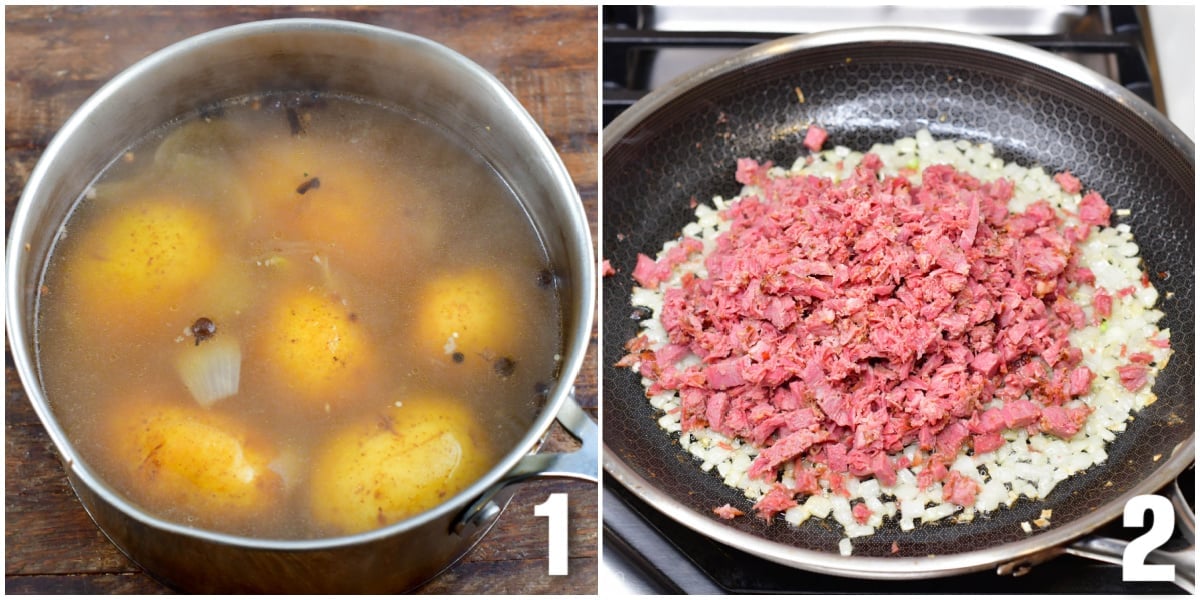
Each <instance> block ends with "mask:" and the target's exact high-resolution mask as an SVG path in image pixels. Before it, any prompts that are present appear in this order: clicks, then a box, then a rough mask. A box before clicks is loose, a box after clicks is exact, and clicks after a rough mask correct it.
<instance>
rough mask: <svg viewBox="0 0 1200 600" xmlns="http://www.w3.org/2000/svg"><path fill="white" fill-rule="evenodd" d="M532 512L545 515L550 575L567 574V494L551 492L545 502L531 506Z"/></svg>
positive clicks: (535, 514)
mask: <svg viewBox="0 0 1200 600" xmlns="http://www.w3.org/2000/svg"><path fill="white" fill-rule="evenodd" d="M533 514H534V516H537V517H546V521H547V525H548V526H549V530H550V533H549V535H548V536H547V540H546V543H547V544H548V545H549V556H550V567H549V571H548V572H549V574H550V575H566V574H567V495H566V494H564V493H560V492H559V493H553V494H550V497H549V498H547V499H546V501H545V502H543V503H541V504H539V505H537V506H535V507H533Z"/></svg>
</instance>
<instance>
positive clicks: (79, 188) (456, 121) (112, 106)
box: [6, 19, 598, 593]
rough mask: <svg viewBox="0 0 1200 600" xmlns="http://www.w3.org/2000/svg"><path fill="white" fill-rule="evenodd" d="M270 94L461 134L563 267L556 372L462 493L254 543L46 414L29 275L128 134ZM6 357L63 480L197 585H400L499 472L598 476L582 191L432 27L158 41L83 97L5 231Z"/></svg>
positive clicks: (165, 576) (467, 539)
mask: <svg viewBox="0 0 1200 600" xmlns="http://www.w3.org/2000/svg"><path fill="white" fill-rule="evenodd" d="M271 90H330V91H339V92H345V93H350V94H355V95H359V96H364V97H370V98H377V99H381V100H385V101H388V102H392V103H395V104H398V105H400V106H404V107H405V108H407V109H409V110H413V111H416V112H419V113H423V114H424V115H425V116H427V117H429V118H431V119H433V120H434V121H436V122H438V123H439V124H440V125H442V126H444V127H446V128H449V129H450V130H452V131H454V132H455V133H457V134H458V135H460V136H462V137H463V138H464V139H465V140H467V141H468V143H470V144H471V145H472V146H473V148H474V149H475V150H477V151H478V152H480V153H481V154H482V155H483V156H484V157H485V158H486V159H487V160H488V161H489V162H491V164H492V165H493V166H494V167H495V168H496V169H497V171H498V172H499V173H500V175H501V176H502V177H503V178H504V179H505V180H506V181H507V182H508V184H509V185H510V186H512V188H513V190H514V191H515V192H516V193H517V196H518V197H519V198H520V199H521V201H522V203H523V204H524V206H525V209H526V210H527V211H528V213H529V215H530V217H531V218H532V220H533V222H534V225H535V227H536V229H537V230H538V232H539V234H540V236H541V237H542V239H543V241H544V243H545V244H546V247H547V250H548V253H549V256H550V260H551V262H552V265H553V269H554V271H555V272H556V274H557V275H558V276H560V278H561V281H562V285H561V286H560V294H561V299H562V305H563V312H564V315H563V331H564V340H563V354H562V363H561V372H560V378H559V380H558V381H557V382H556V384H555V385H554V386H553V388H552V389H551V391H550V394H549V396H548V400H547V401H546V405H545V407H544V409H543V410H542V412H541V413H540V414H539V415H538V416H537V418H536V420H535V421H534V423H533V425H532V426H531V427H530V429H529V430H528V431H527V432H526V433H525V435H524V437H522V439H521V440H520V442H519V443H518V444H517V445H516V446H515V447H513V448H512V450H511V451H510V452H509V453H508V454H507V455H506V456H505V457H504V458H503V459H502V460H501V461H500V463H499V464H498V465H497V466H496V467H495V468H493V469H492V470H491V471H489V472H488V473H487V475H485V476H484V477H483V478H482V479H480V480H479V481H477V482H475V483H474V484H473V485H471V486H470V487H469V488H467V489H466V490H464V491H462V492H461V493H459V494H457V495H455V496H454V497H452V498H450V499H448V500H447V501H446V502H444V503H443V504H441V505H439V506H438V507H436V508H435V509H433V510H430V511H428V512H425V513H423V514H420V515H417V516H414V517H412V518H410V519H407V520H404V521H401V522H399V523H395V524H393V525H390V526H388V527H384V528H381V529H378V530H374V531H370V532H366V533H362V534H358V535H353V536H344V537H338V538H329V539H317V540H304V541H295V540H263V539H252V538H245V537H239V536H233V535H227V534H221V533H214V532H211V531H205V530H200V529H196V528H193V527H188V526H184V525H180V524H177V523H172V522H168V521H164V520H162V519H159V518H157V517H155V516H153V515H151V514H148V513H146V512H144V511H143V510H141V509H140V508H138V507H137V506H135V505H134V504H132V503H130V502H129V501H127V500H126V499H125V498H123V497H122V496H121V495H119V494H118V493H117V492H115V491H114V489H113V488H111V487H110V486H109V485H108V484H107V483H105V482H104V481H102V480H101V479H100V478H99V477H97V475H96V473H95V472H94V471H93V470H92V469H91V468H90V467H89V466H88V464H87V457H86V456H80V455H79V454H78V453H77V452H76V449H75V447H74V445H73V444H72V443H71V441H70V440H69V439H67V437H66V436H65V435H64V432H63V430H62V428H61V427H60V425H59V424H58V422H57V419H56V417H55V413H54V410H53V401H54V399H52V398H47V397H46V395H45V392H44V390H43V388H42V383H41V379H40V375H39V369H38V365H37V361H36V356H37V350H36V332H37V318H36V315H37V301H38V296H37V294H38V288H39V284H40V281H41V277H42V273H43V271H44V269H45V264H46V260H47V256H48V254H49V252H50V250H51V248H52V245H53V243H54V241H55V239H56V238H57V237H58V235H59V231H60V227H61V226H62V224H63V223H64V222H65V220H66V219H67V217H68V215H69V214H70V212H71V210H72V208H73V206H74V205H75V203H76V201H77V199H78V198H79V197H80V195H81V193H82V192H83V190H84V189H85V188H86V186H87V185H88V184H89V183H90V182H91V181H92V179H93V178H94V177H95V176H96V174H97V173H99V172H100V171H101V170H102V169H103V168H104V167H105V166H106V165H107V164H108V163H109V162H110V161H111V160H112V159H113V158H114V156H116V154H117V153H118V152H119V151H120V150H122V149H123V148H126V147H128V146H129V145H130V144H132V143H133V142H134V141H136V140H138V139H139V138H141V137H142V136H144V135H145V134H146V133H147V132H149V131H150V130H151V129H153V128H155V127H157V126H159V125H161V124H163V123H165V122H166V121H168V120H170V119H172V118H174V117H176V116H179V115H182V114H184V113H187V112H190V111H193V110H195V109H196V108H197V107H200V106H203V105H205V104H210V103H212V102H215V101H219V100H222V99H226V98H230V97H235V96H240V95H245V94H248V93H254V92H262V91H271ZM8 257H9V258H8V261H9V262H8V270H7V288H6V292H7V294H6V299H7V310H6V318H7V324H8V328H9V331H8V332H9V335H10V345H11V349H12V355H13V358H14V360H15V362H16V367H17V371H18V373H19V374H20V377H21V380H22V382H23V383H24V385H25V389H26V392H27V394H28V396H29V398H30V400H31V402H32V403H33V406H34V409H35V410H36V412H37V414H38V416H39V418H40V419H41V421H42V423H43V424H44V425H45V427H46V430H47V432H48V433H49V435H50V437H51V439H52V440H53V441H54V444H55V445H56V447H57V449H58V451H59V453H60V455H61V458H62V460H63V463H64V465H65V467H66V471H67V474H68V478H69V479H70V482H71V485H72V486H73V488H74V489H75V491H76V493H77V494H78V496H79V498H80V500H81V501H82V503H83V505H84V507H85V508H86V509H87V511H88V513H89V514H90V515H91V517H92V518H93V519H94V520H95V522H96V524H97V525H98V526H99V527H100V529H101V530H102V531H103V532H104V533H105V534H106V535H107V536H108V537H109V539H111V540H112V541H113V543H114V544H115V545H116V546H117V547H119V548H120V549H121V550H122V551H124V552H125V553H126V554H127V555H128V556H129V557H130V558H131V559H132V560H134V561H135V562H137V563H139V564H140V565H141V566H142V567H143V568H144V569H145V570H146V571H147V572H148V573H150V574H152V575H154V576H155V577H157V578H159V579H161V580H162V581H164V582H165V583H167V584H169V585H172V586H174V587H177V588H180V589H183V590H188V591H207V592H216V591H221V592H231V591H240V592H289V591H295V592H309V593H320V592H367V591H373V592H384V591H386V592H397V591H403V590H407V589H411V588H412V587H415V586H416V585H419V584H420V583H422V582H424V581H426V580H428V579H429V578H431V577H433V576H434V575H435V574H437V573H438V572H439V571H440V570H442V569H443V568H445V567H447V566H449V565H450V564H452V563H453V562H454V561H455V560H456V559H457V558H458V557H461V556H462V555H463V554H465V553H466V552H467V551H468V550H469V549H470V548H471V547H472V546H473V545H474V544H475V542H477V541H478V540H479V539H480V538H481V537H482V535H483V534H484V533H485V532H486V531H487V530H488V529H489V528H490V527H491V526H492V525H493V524H494V523H495V522H496V519H497V518H498V516H499V513H500V512H501V507H502V506H503V505H504V503H505V502H506V501H507V499H508V497H509V496H511V492H510V491H507V489H506V488H507V486H508V485H509V484H510V483H515V482H517V481H520V480H522V479H525V478H528V477H538V476H543V477H560V476H565V477H577V478H583V479H587V480H591V481H595V480H596V475H597V447H598V442H597V430H596V426H595V424H594V423H593V422H592V421H591V420H589V418H588V417H587V415H586V414H585V413H584V412H583V411H582V410H580V408H579V407H578V405H577V404H576V403H575V401H574V399H573V397H572V385H573V381H574V379H575V377H576V375H577V374H578V373H579V370H580V368H581V367H582V365H583V363H584V354H585V352H586V350H587V347H588V344H589V341H590V334H591V329H592V318H593V308H592V307H593V306H594V297H595V289H594V286H595V276H594V270H595V260H594V259H593V253H592V243H591V237H590V233H589V227H588V222H587V219H586V217H585V215H584V212H583V207H582V203H581V201H580V199H579V196H578V194H577V192H576V190H575V188H574V186H573V184H572V182H571V179H570V177H569V175H568V173H567V170H566V168H565V167H564V166H563V164H562V162H561V160H560V159H559V157H558V155H557V154H556V153H555V151H554V148H553V147H552V146H551V144H550V142H549V141H548V140H547V138H546V136H545V134H544V133H543V132H542V130H541V129H540V128H539V127H538V125H537V124H536V123H535V122H534V121H533V119H532V118H531V117H530V116H529V114H528V113H527V112H526V111H525V110H524V109H523V108H522V106H521V105H520V103H519V102H518V101H517V99H516V98H515V97H514V96H513V95H512V94H511V93H510V92H509V91H508V90H507V89H505V88H504V86H503V85H502V84H501V83H500V82H499V81H497V80H496V79H495V78H494V77H492V76H491V75H490V74H489V73H488V72H487V71H485V70H484V69H483V68H481V67H479V66H478V65H476V64H474V63H473V62H471V61H470V60H468V59H467V58H465V57H463V56H461V55H459V54H457V53H455V52H454V51H452V50H449V49H448V48H445V47H443V46H441V45H439V44H436V43H434V42H431V41H429V40H426V39H423V38H420V37H416V36H413V35H408V34H404V33H401V32H397V31H393V30H389V29H383V28H379V27H374V26H369V25H363V24H358V23H349V22H342V21H329V20H317V19H286V20H275V21H262V22H256V23H248V24H243V25H237V26H233V27H227V28H224V29H219V30H215V31H212V32H209V33H205V34H203V35H199V36H196V37H193V38H190V39H188V40H185V41H183V42H180V43H178V44H175V45H173V46H170V47H168V48H166V49H164V50H161V51H159V52H157V53H155V54H153V55H151V56H150V57H148V58H146V59H144V60H143V61H141V62H139V63H137V64H136V65H134V66H133V67H131V68H129V69H128V70H126V71H125V72H123V73H121V74H120V75H119V76H117V77H116V78H114V79H113V80H112V81H111V82H109V83H108V84H107V85H106V86H104V87H103V88H102V89H100V90H99V91H98V92H97V93H96V94H95V95H93V96H92V97H91V98H90V99H88V101H87V102H86V103H84V105H83V106H82V107H81V108H80V109H79V110H78V111H77V112H76V113H75V114H74V115H73V116H72V117H71V118H70V119H69V120H68V121H67V122H66V124H65V125H64V126H63V128H62V130H61V131H60V132H59V133H58V135H57V136H56V137H55V138H54V140H53V141H52V142H51V143H50V145H49V146H48V147H47V148H46V152H45V154H44V155H43V156H42V158H41V160H40V162H39V163H38V165H37V168H36V169H35V170H34V172H33V173H32V175H31V176H30V178H29V181H28V185H27V186H26V188H25V190H24V193H23V194H22V197H21V200H20V202H19V204H18V206H17V210H16V213H15V214H14V216H13V221H12V224H11V229H10V234H9V242H8ZM556 418H557V419H558V420H559V421H560V422H561V423H562V424H563V425H564V426H565V427H566V428H567V429H569V430H570V431H571V432H572V433H573V434H575V435H576V436H577V437H579V438H580V439H581V441H582V448H581V449H580V450H579V451H577V452H575V453H571V454H562V455H559V454H536V450H537V447H538V446H539V445H540V443H541V441H542V440H543V439H544V436H545V434H546V433H547V431H548V430H549V428H550V426H551V424H552V423H553V421H554V420H555V419H556Z"/></svg>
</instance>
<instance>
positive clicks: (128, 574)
mask: <svg viewBox="0 0 1200 600" xmlns="http://www.w3.org/2000/svg"><path fill="white" fill-rule="evenodd" d="M296 16H306V17H326V18H337V19H345V20H351V21H362V22H367V23H371V24H374V25H380V26H384V27H390V28H393V29H398V30H402V31H406V32H409V33H413V34H416V35H420V36H423V37H427V38H429V39H432V40H434V41H437V42H440V43H442V44H444V45H446V46H449V47H450V48H453V49H455V50H457V51H458V52H460V53H462V54H464V55H466V56H467V57H469V58H471V59H473V60H474V61H476V62H478V63H480V64H481V65H482V66H483V67H484V68H486V69H488V70H489V71H490V72H491V73H492V74H493V75H495V76H496V77H497V78H498V79H499V80H500V81H501V82H502V83H503V84H504V85H505V86H507V87H508V88H509V89H510V90H512V92H513V93H514V94H515V95H516V96H517V98H518V99H519V100H520V101H521V103H522V104H523V105H524V106H525V108H526V110H528V111H529V112H530V114H532V115H533V118H534V119H535V120H536V121H537V122H538V123H540V124H541V126H542V128H543V129H544V130H545V132H546V134H547V136H548V137H549V138H550V140H551V142H552V143H553V144H554V146H555V148H556V149H557V150H558V153H559V154H560V156H562V158H563V161H564V162H565V163H566V166H567V169H568V170H569V171H570V174H571V177H572V179H573V180H574V182H575V185H576V187H577V189H578V190H579V194H580V196H581V197H582V198H583V202H584V206H585V209H586V212H587V215H588V218H589V222H590V223H591V228H592V237H593V239H597V238H596V215H597V204H596V196H597V192H596V189H597V186H596V171H597V155H596V146H597V131H598V125H597V103H596V102H597V101H596V99H597V89H596V68H597V54H596V31H597V12H596V8H595V7H590V6H574V7H534V6H528V7H503V6H476V7H382V6H376V7H368V8H350V7H336V8H318V7H282V6H278V7H276V6H268V7H248V6H206V7H189V8H179V7H164V6H146V7H84V6H76V7H65V8H63V7H60V8H49V7H12V6H10V7H6V9H5V18H6V23H5V26H6V33H7V36H6V40H5V50H6V52H7V60H6V66H7V79H6V83H7V85H6V88H5V95H6V105H5V113H6V117H7V128H6V131H5V152H4V156H5V167H6V168H5V207H4V208H5V216H6V219H5V222H6V223H8V222H10V221H11V218H12V215H13V211H14V209H15V207H16V203H17V199H18V198H19V197H20V194H21V191H22V189H23V187H24V185H25V181H26V179H27V178H28V176H29V174H30V172H31V171H32V170H33V167H34V165H35V164H36V162H37V160H38V158H39V157H40V156H41V154H42V152H43V150H44V149H45V147H46V145H47V143H48V142H49V141H50V139H51V138H52V137H53V136H54V134H55V132H56V131H58V129H59V128H60V127H61V126H62V124H63V122H64V121H65V120H66V119H67V117H69V116H70V114H71V113H72V112H73V111H74V110H75V109H76V108H78V107H79V105H80V104H82V103H83V101H84V100H85V99H87V97H88V96H90V95H91V94H92V93H93V92H95V91H96V90H97V89H98V88H99V87H100V86H101V85H103V84H104V83H105V82H107V81H108V80H109V79H111V78H112V77H113V76H114V75H116V74H117V73H119V72H120V71H121V70H123V69H125V68H126V67H128V66H130V65H132V64H133V63H134V62H136V61H138V60H139V59H141V58H143V57H145V56H147V55H149V54H151V53H152V52H154V51H156V50H158V49H160V48H163V47H165V46H167V45H169V44H171V43H174V42H176V41H179V40H182V39H184V38H186V37H189V36H192V35H195V34H199V33H202V32H204V31H207V30H211V29H214V28H217V27H222V26H226V25H232V24H236V23H241V22H246V21H254V20H261V19H269V18H280V17H296ZM6 240H7V237H6ZM596 356H597V353H596V334H595V330H593V334H592V343H591V347H590V351H589V359H588V363H587V364H588V365H589V366H587V367H585V368H584V370H583V374H582V375H581V376H580V378H579V380H578V381H577V388H576V389H577V395H578V400H579V402H580V403H581V404H582V405H583V406H584V408H585V409H587V411H588V412H589V413H590V414H591V415H592V416H593V418H594V417H595V415H596V401H597V391H596V369H595V364H596ZM4 372H5V494H4V500H5V532H4V536H5V556H4V559H5V560H4V567H5V591H6V592H8V593H97V592H100V593H163V592H170V591H171V590H170V589H168V588H166V587H165V586H163V585H162V584H160V583H158V582H157V581H156V580H154V579H152V578H151V577H149V576H148V575H146V574H145V573H143V572H142V571H141V569H139V568H138V566H137V565H135V564H134V563H133V562H131V561H130V560H129V559H128V558H126V557H125V556H124V555H123V554H122V553H121V552H120V551H118V550H117V549H116V548H115V547H114V546H113V545H112V544H111V543H109V542H108V540H107V539H106V538H105V537H104V535H103V534H102V533H101V532H100V531H99V530H98V529H97V528H96V526H95V525H94V524H93V523H92V521H91V520H90V518H89V517H88V516H87V514H86V513H85V512H84V510H83V508H82V506H81V505H80V504H79V501H78V500H77V499H76V498H75V495H74V493H73V492H72V491H71V489H70V488H69V487H68V485H67V480H66V475H65V473H64V471H63V467H62V465H61V464H60V462H59V460H58V455H57V453H56V451H55V450H54V447H53V444H52V443H51V442H50V439H49V437H48V436H47V435H46V432H45V430H44V429H43V428H42V425H41V423H40V422H39V421H38V419H37V417H36V415H35V414H34V412H33V409H32V407H31V405H30V402H29V400H28V399H27V398H26V396H25V392H24V390H23V388H22V386H21V383H20V381H19V380H18V378H17V375H16V370H15V368H14V365H13V358H12V355H11V354H10V353H9V352H8V351H7V347H6V352H5V369H4ZM554 427H555V430H554V431H553V432H552V434H551V437H550V440H549V442H548V447H547V449H548V450H555V449H560V448H565V447H569V446H571V445H572V443H573V441H572V440H571V438H570V436H569V435H567V434H565V433H564V432H563V431H562V430H561V428H560V427H559V426H558V425H557V424H555V426H554ZM552 492H566V493H567V494H568V498H569V512H568V518H569V521H568V522H569V528H570V534H569V544H568V545H569V552H568V554H569V570H570V574H569V575H567V576H549V575H548V574H547V568H548V563H547V553H548V550H547V540H546V533H545V532H546V528H547V519H545V518H543V517H536V516H535V515H534V513H533V506H534V505H536V504H540V503H541V502H543V501H545V499H546V497H547V496H548V495H549V494H550V493H552ZM597 496H598V494H597V490H596V487H595V486H594V485H592V484H589V483H585V482H578V481H561V480H560V481H540V482H532V483H526V484H523V485H521V486H520V488H519V491H518V492H517V494H516V496H515V497H514V499H513V502H512V504H511V505H510V507H509V508H508V510H506V511H505V513H504V514H503V515H502V516H501V518H500V521H499V523H498V524H497V525H496V527H495V528H494V529H493V530H492V532H491V533H490V534H489V535H488V536H487V537H486V538H485V539H484V540H483V542H482V543H480V545H479V546H477V547H476V548H475V549H474V550H473V551H472V552H471V553H470V554H469V555H467V557H466V558H465V559H464V560H463V561H461V562H460V563H458V564H457V565H455V566H454V567H452V568H451V569H450V570H448V571H447V572H445V573H443V574H442V575H441V576H439V577H438V578H437V579H435V580H434V581H432V582H430V583H429V584H427V585H425V586H424V587H423V588H422V589H421V590H420V591H421V592H428V593H505V594H527V593H555V594H594V593H596V582H597V569H598V565H597V548H596V546H597V529H598V526H599V520H598V518H597Z"/></svg>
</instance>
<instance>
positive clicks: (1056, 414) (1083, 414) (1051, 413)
mask: <svg viewBox="0 0 1200 600" xmlns="http://www.w3.org/2000/svg"><path fill="white" fill-rule="evenodd" d="M1091 413H1092V410H1091V409H1090V408H1088V407H1087V405H1083V406H1073V407H1065V406H1047V407H1046V408H1044V409H1042V419H1041V429H1042V431H1045V432H1046V433H1049V434H1052V435H1057V436H1058V437H1060V438H1064V439H1066V438H1070V437H1071V436H1073V435H1075V434H1076V433H1078V432H1079V428H1080V427H1083V422H1084V421H1086V420H1087V417H1088V415H1089V414H1091Z"/></svg>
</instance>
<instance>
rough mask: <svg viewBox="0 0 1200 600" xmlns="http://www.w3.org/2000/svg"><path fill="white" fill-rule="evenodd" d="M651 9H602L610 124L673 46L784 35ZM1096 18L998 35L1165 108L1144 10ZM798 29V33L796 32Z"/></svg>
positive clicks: (1105, 12) (734, 44)
mask: <svg viewBox="0 0 1200 600" xmlns="http://www.w3.org/2000/svg"><path fill="white" fill-rule="evenodd" d="M651 10H652V8H650V7H645V6H606V7H604V11H603V19H604V30H603V77H604V81H603V83H604V87H603V111H604V112H603V119H604V125H608V124H609V123H610V122H611V121H612V120H613V119H614V118H616V117H617V115H619V114H621V112H623V111H624V110H625V109H627V108H629V107H630V106H632V105H633V104H634V103H635V102H637V101H638V100H639V99H641V98H642V97H643V96H645V95H646V94H647V93H649V92H650V91H652V90H651V89H649V88H650V87H651V86H650V85H649V84H648V82H649V79H650V75H649V73H650V69H651V66H652V65H653V62H654V58H655V55H656V53H658V52H660V51H664V50H674V49H706V48H729V49H740V48H745V47H749V46H753V45H755V44H760V43H763V42H768V41H771V40H775V39H779V38H781V37H784V36H785V35H788V34H782V33H754V32H732V31H663V30H656V29H653V28H649V27H647V26H645V23H646V22H647V21H648V20H649V19H648V18H647V17H648V14H649V11H651ZM1094 10H1096V11H1099V12H1101V13H1102V15H1101V17H1100V18H1098V19H1096V20H1097V21H1101V22H1104V23H1106V24H1107V25H1105V26H1104V29H1105V31H1104V32H1100V33H1092V32H1082V33H1080V32H1068V33H1058V34H1049V35H998V36H997V37H1001V38H1004V39H1008V40H1012V41H1016V42H1021V43H1024V44H1028V45H1030V46H1034V47H1036V48H1040V49H1042V50H1046V51H1049V52H1053V53H1056V54H1070V55H1077V56H1104V57H1108V58H1109V60H1108V61H1105V64H1107V65H1108V71H1109V72H1108V73H1103V74H1104V75H1106V76H1109V77H1111V78H1112V79H1113V80H1114V81H1117V82H1118V83H1120V84H1121V85H1123V86H1125V88H1127V89H1129V90H1130V91H1131V92H1133V93H1135V94H1137V95H1138V96H1139V97H1141V98H1142V99H1143V100H1146V101H1147V102H1149V103H1150V104H1151V105H1153V106H1156V107H1158V108H1159V110H1162V109H1163V105H1162V102H1161V101H1160V100H1159V97H1160V96H1161V92H1159V91H1158V89H1159V86H1158V85H1157V82H1156V81H1155V79H1156V76H1155V73H1156V69H1155V68H1154V64H1153V60H1152V58H1151V54H1150V53H1149V52H1148V51H1147V45H1146V42H1145V37H1146V36H1145V31H1146V30H1145V27H1144V26H1143V20H1144V19H1145V17H1144V12H1142V11H1139V10H1137V9H1135V8H1134V7H1130V6H1102V7H1096V8H1095V9H1094ZM797 33H800V32H797Z"/></svg>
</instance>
